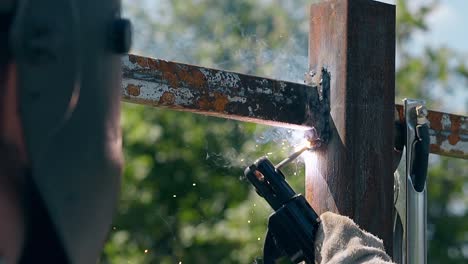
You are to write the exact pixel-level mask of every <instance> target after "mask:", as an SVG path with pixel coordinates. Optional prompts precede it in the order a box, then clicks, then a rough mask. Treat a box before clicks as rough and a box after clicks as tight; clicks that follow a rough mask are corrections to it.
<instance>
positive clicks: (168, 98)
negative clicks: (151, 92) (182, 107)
mask: <svg viewBox="0 0 468 264" xmlns="http://www.w3.org/2000/svg"><path fill="white" fill-rule="evenodd" d="M174 103H175V95H174V94H173V93H170V92H164V93H163V94H162V96H161V98H159V104H160V105H173V104H174Z"/></svg>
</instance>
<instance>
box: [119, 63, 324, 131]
mask: <svg viewBox="0 0 468 264" xmlns="http://www.w3.org/2000/svg"><path fill="white" fill-rule="evenodd" d="M122 62H123V81H122V97H123V100H124V101H127V102H132V103H138V104H146V105H151V106H155V107H165V108H170V109H175V110H182V111H189V112H193V113H200V114H206V115H211V116H217V117H223V118H230V119H236V120H241V121H248V122H255V123H261V124H268V125H277V126H286V127H293V128H302V129H303V128H304V126H306V127H307V126H308V125H312V124H314V126H315V125H316V124H319V123H323V120H324V119H325V117H322V116H323V115H322V116H320V115H318V114H317V113H319V112H320V109H323V107H322V104H321V101H320V96H319V94H318V91H317V89H316V88H317V87H314V86H309V85H305V84H298V83H292V82H285V81H277V80H273V79H268V78H260V77H255V76H250V75H245V74H239V73H234V72H227V71H221V70H215V69H209V68H204V67H199V66H194V65H187V64H182V63H176V62H171V61H165V60H159V59H152V58H146V57H141V56H136V55H128V56H126V57H124V58H123V61H122Z"/></svg>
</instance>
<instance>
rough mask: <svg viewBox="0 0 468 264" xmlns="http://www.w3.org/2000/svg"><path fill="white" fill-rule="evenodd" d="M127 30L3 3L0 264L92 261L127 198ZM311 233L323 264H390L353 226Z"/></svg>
mask: <svg viewBox="0 0 468 264" xmlns="http://www.w3.org/2000/svg"><path fill="white" fill-rule="evenodd" d="M130 32H131V30H130V24H129V22H128V21H126V20H124V19H122V18H120V1H119V0H99V1H95V0H42V1H35V0H16V1H15V0H0V131H1V134H0V263H6V264H14V263H79V264H88V263H96V262H97V260H98V258H99V255H100V251H101V250H102V246H103V244H104V241H105V238H106V236H107V232H108V229H109V226H110V224H111V221H112V215H113V213H114V210H115V207H116V201H117V195H118V190H119V188H120V174H121V168H122V154H121V135H120V128H119V115H120V89H119V87H120V81H121V80H120V75H121V66H120V58H119V54H123V53H126V52H127V51H128V50H129V46H130ZM315 234H316V235H315V241H309V242H310V243H311V244H314V243H315V244H314V245H315V246H317V247H318V248H321V250H319V251H318V252H319V254H316V260H319V262H321V263H364V262H365V261H367V260H370V259H372V260H375V261H374V262H366V263H383V262H384V261H390V259H389V257H388V256H387V255H386V254H385V253H384V250H383V246H382V242H381V241H380V240H379V239H377V238H375V237H374V236H372V235H370V234H368V233H365V232H364V231H361V230H360V229H359V228H358V227H357V226H356V225H355V224H354V223H353V222H352V221H351V220H350V219H348V218H345V217H341V216H338V215H335V214H331V213H327V214H324V215H322V216H321V221H320V224H319V227H318V230H317V232H316V233H315ZM355 238H357V239H355ZM353 252H354V253H353Z"/></svg>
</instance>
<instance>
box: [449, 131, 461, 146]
mask: <svg viewBox="0 0 468 264" xmlns="http://www.w3.org/2000/svg"><path fill="white" fill-rule="evenodd" d="M447 139H448V142H449V143H450V144H451V145H456V144H457V143H458V141H460V136H459V135H458V133H453V134H450V135H449V136H448V138H447Z"/></svg>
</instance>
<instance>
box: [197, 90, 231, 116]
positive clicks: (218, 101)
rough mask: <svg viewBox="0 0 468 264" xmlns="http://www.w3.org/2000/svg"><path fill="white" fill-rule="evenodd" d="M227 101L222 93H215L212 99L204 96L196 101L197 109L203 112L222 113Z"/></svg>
mask: <svg viewBox="0 0 468 264" xmlns="http://www.w3.org/2000/svg"><path fill="white" fill-rule="evenodd" d="M228 103H229V100H228V98H227V96H226V95H224V94H222V93H215V94H214V97H210V96H208V95H204V96H202V97H200V99H198V102H197V104H198V108H199V109H201V110H205V111H215V112H218V113H222V112H224V111H225V109H226V105H227V104H228Z"/></svg>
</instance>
